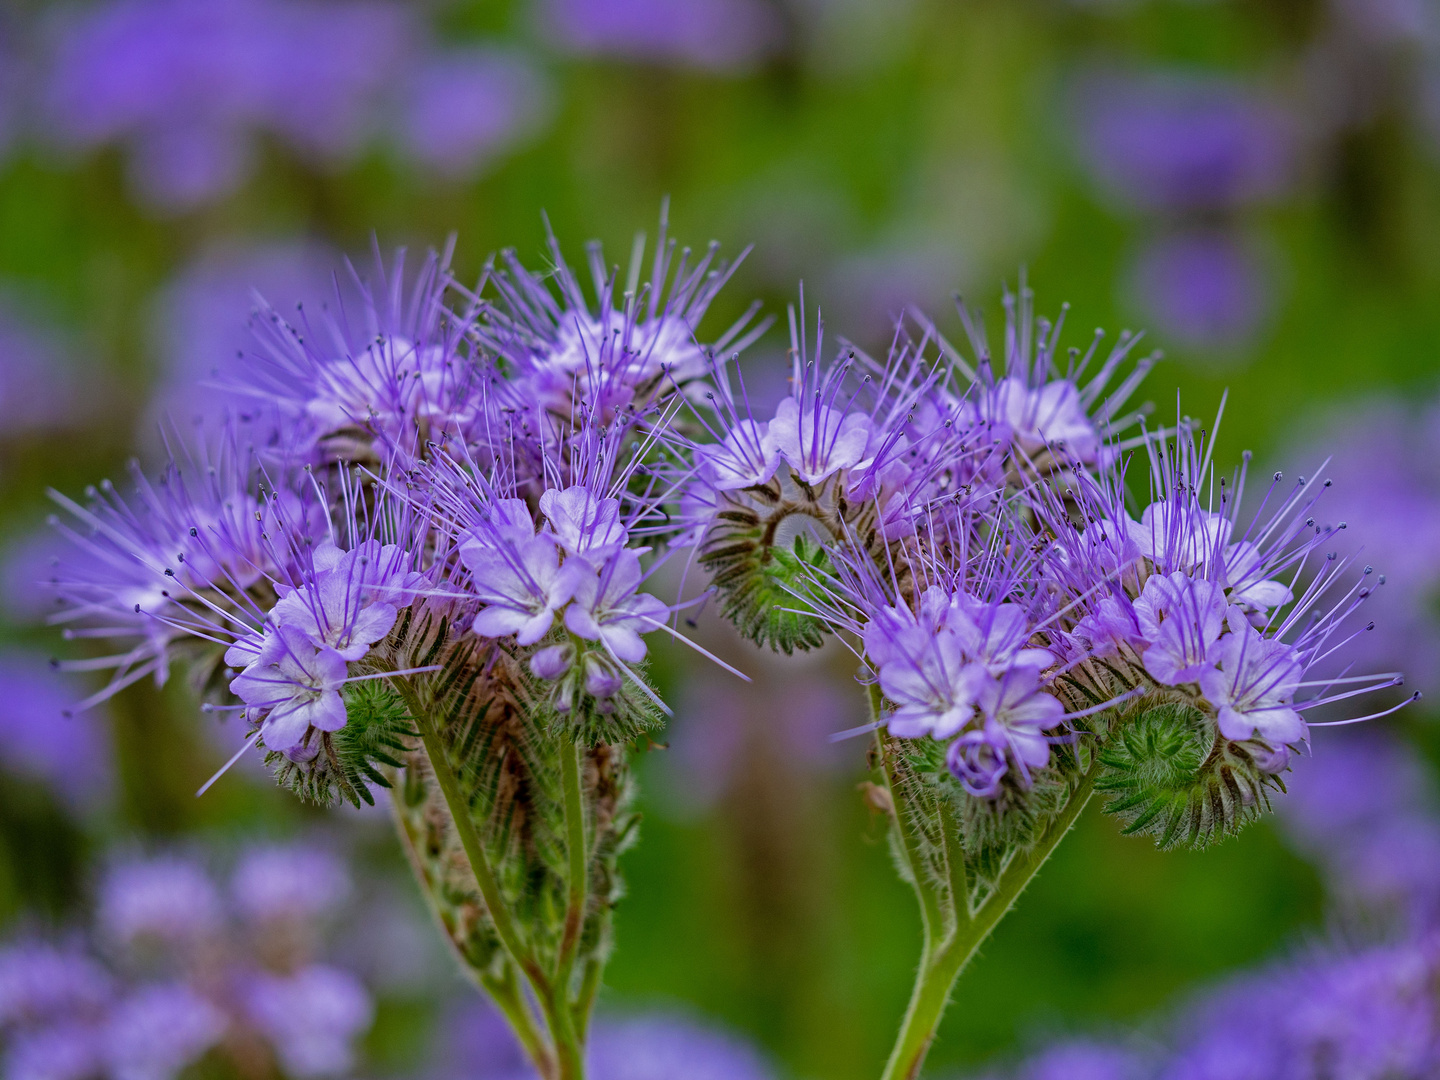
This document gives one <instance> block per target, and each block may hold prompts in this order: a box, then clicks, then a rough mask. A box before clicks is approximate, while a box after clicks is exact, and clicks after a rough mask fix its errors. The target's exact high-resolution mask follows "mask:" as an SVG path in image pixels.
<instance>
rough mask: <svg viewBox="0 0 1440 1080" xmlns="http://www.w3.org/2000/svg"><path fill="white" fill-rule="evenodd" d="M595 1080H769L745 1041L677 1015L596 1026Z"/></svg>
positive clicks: (592, 1060)
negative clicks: (682, 1079)
mask: <svg viewBox="0 0 1440 1080" xmlns="http://www.w3.org/2000/svg"><path fill="white" fill-rule="evenodd" d="M590 1075H591V1076H592V1077H594V1080H675V1078H676V1077H682V1076H683V1077H684V1078H685V1080H771V1078H772V1077H773V1076H774V1075H775V1074H774V1073H773V1072H772V1071H771V1069H770V1068H769V1066H767V1065H766V1064H765V1062H764V1060H763V1059H762V1058H761V1057H760V1055H759V1053H757V1052H756V1050H755V1048H754V1047H752V1046H751V1045H750V1044H749V1043H747V1042H745V1041H744V1040H742V1039H740V1038H737V1037H736V1036H734V1035H730V1034H728V1033H726V1032H723V1031H718V1030H716V1029H715V1028H712V1027H705V1026H702V1025H701V1024H698V1023H696V1022H695V1021H693V1020H691V1019H689V1018H687V1017H684V1016H678V1015H666V1014H663V1013H661V1014H652V1015H647V1016H635V1017H630V1018H627V1019H624V1020H610V1021H608V1022H602V1023H600V1024H597V1025H596V1026H595V1029H594V1033H593V1035H592V1036H591V1038H590Z"/></svg>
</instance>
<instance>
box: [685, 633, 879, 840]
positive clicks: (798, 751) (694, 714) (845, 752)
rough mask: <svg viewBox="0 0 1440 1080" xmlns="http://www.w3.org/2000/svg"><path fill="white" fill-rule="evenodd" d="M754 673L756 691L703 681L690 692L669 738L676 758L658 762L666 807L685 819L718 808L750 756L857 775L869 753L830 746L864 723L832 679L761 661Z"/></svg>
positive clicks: (847, 745)
mask: <svg viewBox="0 0 1440 1080" xmlns="http://www.w3.org/2000/svg"><path fill="white" fill-rule="evenodd" d="M712 647H713V646H712ZM750 672H751V673H752V674H753V675H754V676H755V678H756V682H754V683H750V684H741V685H737V684H736V682H735V681H734V680H726V679H719V678H713V677H710V676H709V675H708V674H703V673H697V674H696V676H695V677H694V678H692V679H691V680H689V681H688V682H687V683H686V685H685V687H684V693H683V696H682V698H681V700H680V702H679V706H678V708H677V709H676V717H677V719H676V721H675V723H673V724H672V725H671V727H670V730H669V744H670V753H668V754H666V755H665V756H664V757H663V758H662V759H661V761H660V762H659V765H660V767H661V768H662V769H663V770H664V771H663V774H662V776H663V779H662V780H661V787H662V789H663V790H664V791H665V793H666V802H667V804H668V805H669V806H670V807H671V808H672V809H673V811H674V812H676V813H678V814H680V815H681V816H684V815H686V814H690V813H695V812H701V811H704V810H705V809H707V808H709V807H711V806H713V805H714V804H715V802H716V801H717V800H718V799H720V798H721V797H722V796H723V795H724V794H725V791H726V789H727V788H728V787H729V786H730V785H731V784H732V783H734V782H735V780H736V779H737V777H738V775H739V774H740V772H741V770H743V769H744V768H745V767H746V757H747V755H749V754H755V753H761V754H765V755H766V756H767V757H773V758H774V759H775V760H780V761H785V762H787V763H789V764H790V766H791V767H794V768H797V769H800V770H803V771H805V772H815V773H823V772H827V771H835V770H839V769H846V768H850V767H852V766H853V765H855V764H856V761H855V758H856V756H857V755H859V754H861V753H863V751H864V745H863V743H864V740H859V739H856V740H849V741H845V742H840V743H836V742H832V741H831V739H830V736H831V735H833V734H834V733H835V732H837V731H842V730H845V729H847V728H850V727H854V726H855V725H857V724H859V723H860V722H861V721H862V720H863V719H864V717H863V715H862V713H861V711H860V710H859V709H858V708H857V706H856V703H855V700H854V695H851V694H846V693H844V692H843V685H837V683H836V680H835V679H833V678H830V677H829V675H828V673H826V672H823V671H814V670H806V671H799V672H797V671H796V670H795V669H794V667H793V666H792V667H790V668H784V669H782V668H781V667H780V666H779V665H778V664H774V663H772V662H770V661H769V660H768V657H766V658H762V657H756V658H755V659H754V662H753V663H752V664H751V668H750Z"/></svg>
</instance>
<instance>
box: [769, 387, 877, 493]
mask: <svg viewBox="0 0 1440 1080" xmlns="http://www.w3.org/2000/svg"><path fill="white" fill-rule="evenodd" d="M838 389H839V387H838V385H837V386H836V387H835V390H836V391H838ZM830 400H832V401H833V400H834V398H833V397H832V398H830ZM823 402H824V396H821V397H820V398H817V400H815V401H814V403H813V404H812V403H811V402H808V401H807V402H805V403H804V404H803V405H802V403H801V402H800V401H797V400H796V399H795V398H793V397H787V398H784V399H782V400H781V402H780V405H779V407H778V408H777V409H776V410H775V419H773V420H771V421H770V426H769V430H768V431H767V435H768V437H769V439H770V443H771V445H773V446H774V447H775V450H776V452H777V453H778V454H779V455H780V458H781V460H782V461H784V462H785V464H787V465H789V466H790V468H791V470H792V471H793V472H794V474H795V475H796V476H798V477H799V478H800V479H801V480H803V481H805V483H807V484H819V483H821V482H823V481H825V480H826V479H828V478H829V477H831V476H833V475H834V474H835V473H837V472H839V471H840V470H842V469H849V468H852V467H854V466H855V465H858V464H859V463H860V462H861V461H862V460H864V459H865V457H866V456H867V455H866V450H867V449H868V448H869V445H870V436H871V429H870V418H869V417H868V416H866V415H865V414H864V413H858V412H852V413H848V414H847V413H842V412H841V411H839V410H837V409H833V408H831V407H830V406H829V405H827V404H824V403H823ZM766 479H768V477H767V478H766Z"/></svg>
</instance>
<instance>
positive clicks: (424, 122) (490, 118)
mask: <svg viewBox="0 0 1440 1080" xmlns="http://www.w3.org/2000/svg"><path fill="white" fill-rule="evenodd" d="M549 113H550V87H549V85H548V83H547V81H546V79H545V76H544V74H543V72H541V71H540V70H539V68H537V67H536V66H535V65H534V64H533V63H531V62H530V61H529V60H527V59H526V58H525V57H523V56H521V55H519V54H516V53H509V52H500V51H496V50H489V49H468V50H463V51H462V50H456V51H451V52H440V53H436V54H434V55H433V56H430V57H427V58H426V59H425V60H424V61H423V62H422V63H420V64H419V65H418V66H417V67H415V68H414V69H413V70H412V71H411V72H410V74H409V83H408V86H407V88H406V91H405V93H404V100H403V102H402V105H401V110H400V116H399V122H398V124H397V132H396V135H397V137H398V138H399V140H400V143H401V145H402V147H403V148H404V149H405V151H406V153H408V154H409V155H410V157H412V158H413V159H415V160H416V161H418V162H419V163H420V164H422V165H425V166H428V167H429V168H432V169H434V170H435V171H437V172H440V173H444V174H447V175H450V176H454V177H465V176H471V175H474V174H475V173H478V172H480V171H482V170H483V169H485V168H486V166H488V165H489V164H490V163H491V162H492V161H493V160H494V159H495V158H497V157H499V156H500V155H501V154H504V153H505V152H507V151H509V150H510V149H511V148H512V147H514V146H515V145H516V144H517V143H519V142H521V141H523V140H525V139H526V138H528V137H530V136H531V135H533V134H535V132H536V131H537V130H538V129H539V128H540V127H542V126H543V125H544V123H545V122H546V120H547V119H548V117H549Z"/></svg>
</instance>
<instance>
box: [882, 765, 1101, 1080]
mask: <svg viewBox="0 0 1440 1080" xmlns="http://www.w3.org/2000/svg"><path fill="white" fill-rule="evenodd" d="M1098 768H1099V765H1098V763H1097V762H1093V761H1092V763H1091V766H1090V768H1089V770H1088V771H1087V772H1086V773H1085V774H1084V775H1083V776H1082V777H1081V778H1080V782H1079V784H1077V785H1076V787H1075V790H1074V791H1073V792H1071V794H1070V798H1069V800H1068V801H1067V802H1066V803H1065V809H1064V810H1062V811H1061V812H1060V813H1059V814H1058V815H1057V816H1056V817H1055V818H1054V819H1053V820H1052V821H1051V822H1050V823H1049V824H1048V825H1047V826H1046V827H1045V831H1044V832H1043V833H1041V835H1040V837H1039V839H1038V840H1037V841H1036V842H1035V846H1034V847H1032V848H1030V850H1028V851H1026V852H1023V853H1021V854H1019V855H1016V856H1015V857H1014V858H1013V859H1012V860H1011V862H1010V863H1009V865H1007V866H1006V867H1005V869H1004V871H1002V872H1001V874H1000V880H999V881H998V882H996V884H995V888H994V889H992V890H991V891H990V894H989V895H988V896H987V897H986V898H985V901H984V903H982V904H981V905H980V908H979V910H977V911H976V912H975V914H974V916H973V917H971V918H968V919H963V918H961V917H960V911H961V907H960V905H961V904H963V903H964V900H961V901H960V902H959V903H957V904H956V921H955V925H954V929H953V930H952V932H951V933H950V934H949V935H948V936H947V938H946V939H945V940H944V941H942V942H938V943H935V942H933V939H931V938H930V936H929V935H928V934H927V936H926V947H925V950H924V953H923V954H922V956H921V959H920V970H919V971H918V972H917V974H916V976H915V989H914V991H913V992H912V993H911V995H910V1005H909V1007H908V1008H907V1009H906V1011H905V1019H904V1021H903V1022H902V1023H901V1025H900V1033H899V1035H898V1037H897V1038H896V1040H895V1048H894V1049H893V1050H892V1051H891V1053H890V1060H889V1061H888V1062H886V1064H885V1071H884V1073H882V1074H881V1080H915V1078H916V1077H918V1076H919V1075H920V1067H921V1066H922V1065H923V1064H924V1063H925V1055H926V1053H927V1052H928V1051H929V1049H930V1043H931V1042H932V1041H934V1038H935V1030H936V1028H938V1027H939V1026H940V1017H941V1016H942V1015H943V1014H944V1012H945V1006H946V1005H947V1004H948V1003H949V1001H950V991H951V990H952V989H953V987H954V985H955V980H956V979H958V978H959V976H960V972H962V971H963V970H964V969H965V965H966V964H967V963H968V962H969V961H970V958H971V957H972V956H974V955H975V952H976V950H977V949H979V948H980V946H981V944H983V943H984V941H985V939H986V938H987V937H989V936H990V931H992V930H993V929H995V925H996V924H997V923H998V922H999V921H1000V920H1001V919H1002V918H1004V916H1005V914H1006V913H1007V912H1008V911H1009V910H1010V908H1011V907H1013V906H1014V904H1015V901H1016V899H1017V898H1018V897H1019V896H1020V894H1021V892H1023V891H1024V889H1025V886H1026V885H1028V884H1029V883H1030V879H1031V878H1033V877H1034V876H1035V874H1036V872H1037V871H1038V870H1039V869H1040V867H1041V866H1043V865H1044V864H1045V860H1046V859H1048V858H1049V857H1050V853H1051V852H1052V851H1054V850H1055V847H1056V845H1058V844H1059V843H1060V841H1061V840H1063V839H1064V838H1065V834H1066V833H1068V832H1069V831H1070V827H1071V826H1072V825H1074V824H1075V820H1076V818H1078V817H1079V816H1080V811H1082V810H1084V809H1085V804H1086V803H1088V802H1089V801H1090V796H1091V794H1092V793H1093V792H1094V788H1095V776H1096V772H1097V769H1098ZM892 794H893V792H892ZM899 815H900V807H899V806H898V805H897V806H896V818H897V820H898V818H899ZM947 826H948V822H947ZM948 848H949V843H948V840H947V850H948ZM952 873H953V872H952ZM952 880H953V876H952ZM966 906H967V907H968V905H966Z"/></svg>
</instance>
